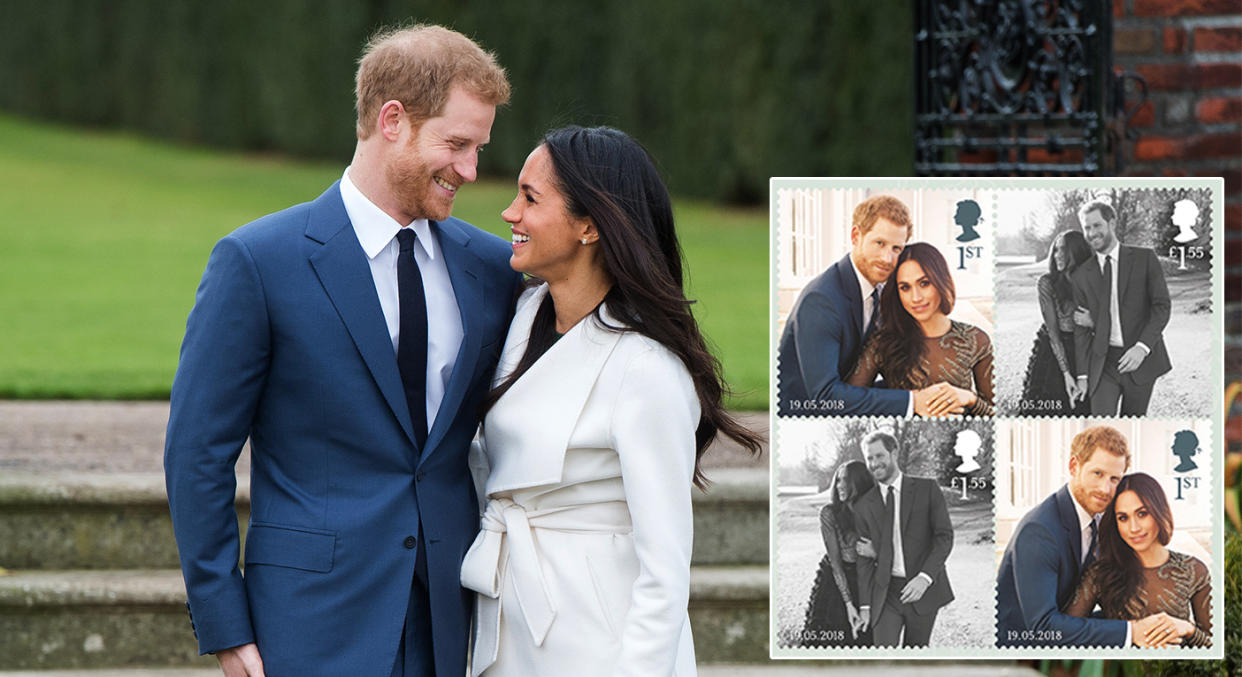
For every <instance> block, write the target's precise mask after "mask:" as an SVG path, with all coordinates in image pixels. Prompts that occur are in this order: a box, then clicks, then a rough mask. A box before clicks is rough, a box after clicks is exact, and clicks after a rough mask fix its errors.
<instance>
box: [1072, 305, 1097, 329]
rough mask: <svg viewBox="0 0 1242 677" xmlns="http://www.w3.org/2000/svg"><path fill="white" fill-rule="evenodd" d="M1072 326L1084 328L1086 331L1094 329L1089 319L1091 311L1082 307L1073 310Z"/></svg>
mask: <svg viewBox="0 0 1242 677" xmlns="http://www.w3.org/2000/svg"><path fill="white" fill-rule="evenodd" d="M1074 324H1076V325H1078V326H1080V327H1086V328H1087V329H1092V328H1094V327H1095V322H1094V321H1092V319H1091V311H1090V310H1087V309H1086V308H1083V307H1082V306H1078V307H1077V308H1075V309H1074Z"/></svg>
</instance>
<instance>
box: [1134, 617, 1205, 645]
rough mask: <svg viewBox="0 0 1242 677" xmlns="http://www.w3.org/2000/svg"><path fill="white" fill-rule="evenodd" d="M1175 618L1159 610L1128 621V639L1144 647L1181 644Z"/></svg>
mask: <svg viewBox="0 0 1242 677" xmlns="http://www.w3.org/2000/svg"><path fill="white" fill-rule="evenodd" d="M1176 620H1177V619H1175V618H1173V617H1172V616H1170V615H1168V614H1166V613H1163V612H1161V613H1158V614H1153V615H1151V616H1148V617H1146V618H1140V619H1139V620H1137V621H1130V639H1131V640H1132V641H1133V642H1134V643H1135V644H1136V645H1138V646H1140V647H1143V648H1145V649H1158V648H1161V647H1165V646H1170V645H1176V644H1181V643H1182V638H1181V636H1179V635H1178V632H1177V631H1178V627H1177V624H1176V623H1175V621H1176ZM1192 630H1193V628H1192Z"/></svg>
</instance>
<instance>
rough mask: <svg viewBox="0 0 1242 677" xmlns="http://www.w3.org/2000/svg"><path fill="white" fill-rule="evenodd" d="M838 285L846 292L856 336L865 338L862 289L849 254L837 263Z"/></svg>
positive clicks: (846, 301) (847, 305)
mask: <svg viewBox="0 0 1242 677" xmlns="http://www.w3.org/2000/svg"><path fill="white" fill-rule="evenodd" d="M837 266H838V270H837V283H838V284H840V285H841V289H843V290H845V303H846V307H847V308H849V315H850V323H851V324H853V325H854V335H855V336H857V337H859V340H860V342H861V339H862V338H863V330H864V329H865V327H863V322H862V320H863V303H862V287H860V286H858V275H856V274H855V273H854V264H853V263H852V262H851V261H850V257H849V255H848V254H847V255H846V256H845V258H843V259H841V260H840V261H838V262H837Z"/></svg>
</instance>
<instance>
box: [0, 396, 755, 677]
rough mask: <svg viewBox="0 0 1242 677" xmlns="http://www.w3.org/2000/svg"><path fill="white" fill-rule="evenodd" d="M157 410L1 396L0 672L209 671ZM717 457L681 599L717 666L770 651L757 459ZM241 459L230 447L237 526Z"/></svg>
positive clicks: (245, 505)
mask: <svg viewBox="0 0 1242 677" xmlns="http://www.w3.org/2000/svg"><path fill="white" fill-rule="evenodd" d="M166 421H167V403H17V402H0V568H2V570H0V671H5V670H8V671H15V670H27V671H30V670H33V671H36V672H33V673H19V672H0V676H2V677H11V676H12V675H17V674H40V675H48V674H82V675H90V677H104V676H105V675H110V674H127V675H128V674H133V675H141V674H147V675H157V674H176V675H194V674H199V673H197V672H196V671H195V669H196V668H197V669H206V672H204V673H202V674H204V675H206V674H218V672H217V671H214V670H213V666H214V665H215V661H214V659H213V658H211V657H200V656H198V655H197V650H196V647H195V642H194V637H193V635H192V633H191V631H190V626H189V622H188V619H187V615H186V611H185V606H184V599H185V589H184V585H183V583H182V579H181V573H180V570H179V569H178V564H177V553H176V547H175V544H174V542H173V536H172V527H171V523H170V520H169V517H168V506H167V499H166V496H165V492H164V480H163V474H162V472H161V470H160V459H161V458H162V443H163V426H164V424H165V422H166ZM751 421H752V424H753V425H755V426H756V427H757V428H759V429H766V416H765V415H757V416H753V417H751ZM92 446H94V448H93V449H92ZM714 456H715V458H716V460H715V461H714V462H713V464H712V465H713V467H712V468H711V469H710V473H709V474H710V476H711V478H712V480H713V482H714V484H713V487H712V489H711V491H710V492H709V493H707V494H701V493H697V492H696V495H695V548H694V563H693V567H694V568H693V571H692V576H691V609H690V614H691V623H692V625H693V627H694V630H695V640H696V650H697V652H698V657H699V660H700V661H701V662H702V663H704V664H709V663H712V664H724V665H722V666H721V669H724V668H725V667H727V664H739V663H740V664H755V663H760V662H766V661H767V651H768V650H767V640H768V626H767V619H768V594H767V592H768V569H767V566H766V564H767V559H768V512H767V503H768V483H767V459H766V457H764V458H762V459H760V460H759V461H758V462H757V463H756V462H754V461H751V460H750V459H748V458H746V457H745V456H743V455H742V454H740V453H739V452H738V451H737V450H736V449H733V450H730V449H723V450H721V451H720V453H718V454H715V455H714ZM247 467H248V464H247V463H246V459H245V458H244V455H243V460H242V462H240V463H239V477H238V480H239V481H238V491H237V501H236V505H237V510H238V514H239V521H240V524H241V525H242V526H243V527H244V525H245V523H246V520H247V517H248V512H249V491H248V482H247V480H246V477H245V472H246V470H247ZM108 668H112V669H121V668H124V669H122V670H120V671H119V672H112V671H109V670H107V669H108ZM140 669H146V670H147V671H146V672H142V671H141V670H140ZM49 670H51V671H54V672H47V671H49ZM75 670H85V672H81V673H79V672H74V671H75ZM170 670H171V671H170ZM722 674H734V673H722ZM739 674H740V673H739ZM765 674H766V673H765Z"/></svg>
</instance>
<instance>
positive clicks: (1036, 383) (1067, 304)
mask: <svg viewBox="0 0 1242 677" xmlns="http://www.w3.org/2000/svg"><path fill="white" fill-rule="evenodd" d="M1089 258H1091V247H1090V245H1088V244H1087V238H1085V237H1083V235H1082V233H1080V232H1078V231H1076V230H1067V231H1065V232H1063V233H1061V234H1060V235H1058V236H1056V238H1054V239H1053V241H1052V246H1051V247H1049V249H1048V272H1047V273H1044V274H1043V275H1040V276H1039V280H1038V281H1037V282H1036V283H1035V285H1036V290H1037V291H1038V293H1039V314H1040V315H1041V316H1042V317H1043V318H1044V323H1043V324H1042V325H1041V326H1040V327H1039V331H1038V332H1037V333H1036V334H1035V346H1034V347H1033V348H1032V349H1031V357H1030V359H1029V360H1027V363H1026V375H1025V376H1023V377H1022V397H1021V398H1019V400H1018V411H1017V414H1018V415H1019V416H1034V415H1040V414H1073V415H1082V416H1085V415H1087V414H1088V413H1089V412H1088V408H1087V398H1086V397H1081V398H1076V397H1074V396H1075V395H1079V394H1080V393H1077V387H1076V386H1075V385H1074V377H1075V376H1076V375H1077V372H1076V371H1075V369H1074V323H1075V321H1077V322H1081V323H1082V325H1083V326H1086V327H1089V326H1091V324H1092V323H1091V316H1090V314H1088V313H1087V312H1085V311H1083V312H1078V313H1076V312H1075V310H1076V306H1075V305H1074V289H1073V287H1072V286H1071V283H1070V276H1069V274H1070V271H1071V270H1073V269H1074V268H1076V267H1078V264H1080V263H1082V262H1083V261H1086V260H1087V259H1089Z"/></svg>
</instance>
